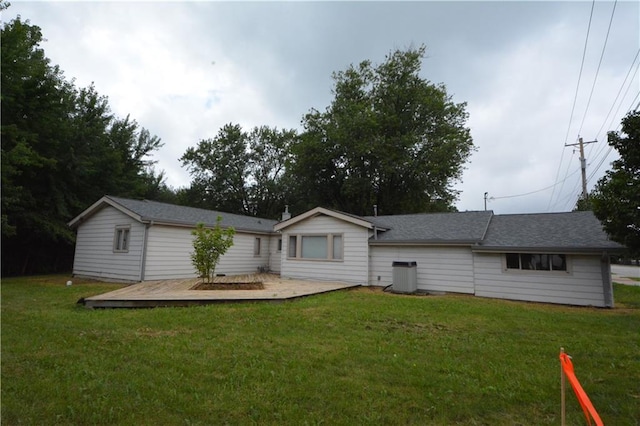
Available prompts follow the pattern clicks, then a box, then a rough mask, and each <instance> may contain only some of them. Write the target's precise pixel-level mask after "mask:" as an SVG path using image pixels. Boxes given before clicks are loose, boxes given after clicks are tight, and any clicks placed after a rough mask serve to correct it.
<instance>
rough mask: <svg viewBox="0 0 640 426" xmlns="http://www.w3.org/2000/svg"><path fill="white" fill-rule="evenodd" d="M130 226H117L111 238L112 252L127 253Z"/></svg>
mask: <svg viewBox="0 0 640 426" xmlns="http://www.w3.org/2000/svg"><path fill="white" fill-rule="evenodd" d="M130 229H131V226H129V225H126V226H122V225H118V226H116V232H115V234H114V236H113V252H114V253H127V252H128V251H129V231H130Z"/></svg>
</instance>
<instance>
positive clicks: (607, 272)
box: [600, 252, 613, 308]
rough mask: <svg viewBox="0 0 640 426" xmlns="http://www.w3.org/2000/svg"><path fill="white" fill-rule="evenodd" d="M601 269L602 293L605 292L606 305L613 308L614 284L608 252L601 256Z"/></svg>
mask: <svg viewBox="0 0 640 426" xmlns="http://www.w3.org/2000/svg"><path fill="white" fill-rule="evenodd" d="M600 271H601V272H602V293H603V294H604V306H606V307H607V308H613V285H612V284H611V261H610V259H609V254H608V253H607V252H604V253H602V257H601V258H600Z"/></svg>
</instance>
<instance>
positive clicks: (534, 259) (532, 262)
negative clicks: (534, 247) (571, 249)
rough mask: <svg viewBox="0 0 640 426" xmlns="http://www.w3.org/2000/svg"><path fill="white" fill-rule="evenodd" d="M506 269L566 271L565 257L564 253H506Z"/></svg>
mask: <svg viewBox="0 0 640 426" xmlns="http://www.w3.org/2000/svg"><path fill="white" fill-rule="evenodd" d="M506 261H507V262H506V263H507V269H520V270H523V271H566V270H567V257H566V255H564V254H536V253H533V254H531V253H507V254H506Z"/></svg>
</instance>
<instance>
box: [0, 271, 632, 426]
mask: <svg viewBox="0 0 640 426" xmlns="http://www.w3.org/2000/svg"><path fill="white" fill-rule="evenodd" d="M67 279H68V277H66V276H50V277H37V278H29V279H25V278H21V279H15V278H14V279H3V282H2V309H1V311H0V312H1V314H2V318H1V322H2V376H1V380H0V383H1V385H2V400H1V403H2V409H1V410H0V413H1V416H2V417H1V419H0V421H1V423H2V424H3V425H5V424H6V425H20V424H27V425H40V424H66V425H84V424H110V425H132V424H162V425H180V424H182V425H187V424H188V425H204V424H212V423H216V424H260V425H287V424H295V425H304V424H331V425H354V424H357V425H379V424H406V425H530V424H535V425H558V424H560V374H559V370H560V367H559V362H558V352H559V349H560V347H561V346H563V347H564V348H565V349H566V351H567V352H568V353H569V354H570V355H571V356H573V363H574V366H575V370H576V374H577V376H578V378H579V379H580V382H581V383H582V386H583V387H584V389H585V391H586V392H587V393H588V395H589V398H590V399H591V401H592V402H593V404H594V406H595V407H596V409H597V410H598V413H599V414H600V416H601V417H602V420H603V422H604V424H606V425H636V424H637V420H638V419H639V418H640V405H639V404H638V398H637V396H638V378H639V377H640V362H638V353H639V351H640V347H639V344H640V341H639V339H638V330H639V329H640V287H632V286H618V285H614V293H615V298H616V305H617V306H620V308H614V309H592V308H584V307H567V306H550V305H545V304H536V303H516V302H508V301H502V300H490V299H483V298H476V297H467V296H453V295H447V296H437V297H435V296H429V297H408V296H397V295H390V294H387V293H383V292H381V291H372V290H370V289H359V290H353V291H341V292H335V293H329V294H325V295H318V296H314V297H308V298H304V299H300V300H298V301H295V302H291V303H278V304H273V303H244V304H221V305H220V304H218V305H209V306H203V307H192V308H170V309H133V310H130V309H115V310H112V309H106V310H103V309H100V310H88V309H85V308H81V307H76V306H75V302H76V301H77V300H78V299H79V298H81V297H89V296H93V295H96V294H100V293H104V292H106V291H111V290H115V289H116V288H118V287H121V286H119V285H114V284H105V283H95V282H94V283H89V282H81V281H79V280H77V279H74V280H73V281H74V283H73V285H72V286H71V287H66V286H65V285H64V282H65V281H66V280H67ZM623 305H624V306H623ZM212 324H215V326H212ZM97 348H99V350H98V349H97ZM52 389H54V390H55V391H52ZM567 424H571V425H580V424H582V425H584V424H585V422H584V415H583V414H582V410H581V409H580V406H579V405H578V403H577V401H576V399H575V397H574V396H573V393H572V392H571V391H570V390H569V389H567Z"/></svg>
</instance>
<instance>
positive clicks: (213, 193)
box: [1, 17, 637, 276]
mask: <svg viewBox="0 0 640 426" xmlns="http://www.w3.org/2000/svg"><path fill="white" fill-rule="evenodd" d="M1 42H2V43H1V51H2V53H1V56H2V57H1V60H2V77H1V78H2V81H1V83H2V87H1V96H2V117H1V118H2V123H1V134H2V152H1V159H2V170H1V173H2V176H1V178H2V216H1V218H2V274H3V276H4V275H16V274H33V273H42V272H59V271H68V270H70V269H71V265H72V259H73V248H74V233H73V232H72V231H71V230H70V229H69V228H68V226H67V223H68V221H69V220H71V219H72V218H73V217H75V216H76V215H77V214H79V213H80V212H81V211H82V210H84V209H86V208H87V207H88V206H89V205H91V204H92V203H94V202H95V201H96V200H97V199H98V198H99V197H101V196H102V195H105V194H109V195H115V196H122V197H130V198H139V199H141V198H146V199H151V200H156V201H164V202H170V203H175V204H182V205H188V206H193V207H201V208H207V209H214V210H219V211H224V212H230V213H238V214H244V215H251V216H258V217H264V218H272V219H277V218H279V216H280V214H281V212H282V210H283V207H284V205H289V209H290V211H291V212H292V213H293V214H297V213H301V212H303V211H305V210H307V209H310V208H313V207H315V206H324V207H328V208H332V209H336V210H341V211H345V212H347V213H352V214H356V215H370V214H372V213H373V206H374V205H376V206H377V210H378V212H379V213H380V214H403V213H418V212H435V211H453V210H455V207H454V203H455V201H456V200H457V197H458V193H457V192H456V191H455V190H454V188H453V185H454V183H456V181H458V180H459V179H460V178H461V174H462V171H463V170H464V165H465V163H466V162H467V160H468V158H469V156H470V155H471V154H472V152H473V151H474V149H475V147H474V145H473V140H472V138H471V134H470V130H469V129H468V127H467V124H466V123H467V120H468V113H467V111H466V104H465V103H464V102H463V103H455V102H454V101H453V100H452V97H451V96H450V95H449V94H448V93H447V90H446V87H445V86H444V85H443V84H434V83H431V82H430V81H428V80H426V79H425V78H423V77H422V76H421V72H422V62H423V59H424V57H425V47H424V46H420V47H417V48H408V49H406V50H395V51H392V52H390V53H389V54H388V55H387V56H386V57H385V58H384V61H383V62H382V63H380V64H373V63H372V62H370V61H362V62H360V63H359V64H356V65H351V66H349V67H347V68H346V69H345V70H343V71H338V72H334V73H333V75H332V77H333V87H332V94H333V100H332V101H331V103H330V105H328V106H327V107H326V108H325V109H324V110H317V109H315V108H311V109H310V110H309V111H308V112H307V113H306V114H304V115H303V117H302V119H301V129H300V130H295V129H278V128H276V127H271V126H268V125H262V126H256V127H254V128H251V129H243V128H242V127H241V126H240V125H239V124H234V123H228V124H226V125H224V126H223V127H222V128H220V129H219V130H218V131H217V133H216V134H215V135H214V136H213V137H211V138H207V139H202V140H200V141H199V142H197V144H195V145H194V146H192V147H189V148H187V149H186V150H185V152H184V154H183V155H182V156H181V158H180V161H181V162H182V165H183V167H185V168H186V169H187V170H188V171H189V173H190V176H191V182H190V184H189V185H188V186H187V187H183V188H175V189H174V188H170V187H168V186H167V185H166V183H165V180H164V172H162V171H160V172H158V171H156V170H155V169H154V161H152V160H151V156H152V154H153V153H154V152H155V151H157V150H158V149H159V148H160V147H162V142H161V140H160V138H159V137H157V136H155V135H152V134H151V133H150V132H149V131H148V130H147V129H145V128H143V127H141V126H140V125H139V124H138V123H137V122H136V120H135V119H132V118H131V117H129V116H126V117H118V116H116V115H115V114H113V113H112V111H111V110H110V107H109V103H108V99H107V98H106V97H104V96H101V95H100V94H99V93H97V91H96V89H95V87H93V85H91V86H89V87H84V88H79V87H76V85H75V82H74V81H73V80H71V81H69V80H67V79H66V78H65V76H64V74H63V72H62V71H61V70H60V68H59V67H58V66H57V65H54V64H51V62H50V60H49V59H48V58H47V57H46V55H45V53H44V50H43V49H42V47H41V44H42V42H43V37H42V33H41V30H40V28H39V27H37V26H36V25H32V24H31V23H30V22H29V21H28V20H27V21H23V20H22V19H21V18H20V17H18V18H16V19H14V20H12V21H10V22H8V23H6V24H5V25H4V26H3V28H2V33H1ZM622 140H623V141H624V139H622ZM617 148H618V147H617ZM636 188H637V187H636ZM636 191H637V190H636ZM636 193H637V192H636ZM631 199H632V200H633V197H631ZM632 202H633V201H632ZM607 205H608V202H607ZM599 217H600V216H599ZM601 220H603V219H602V218H601Z"/></svg>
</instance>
